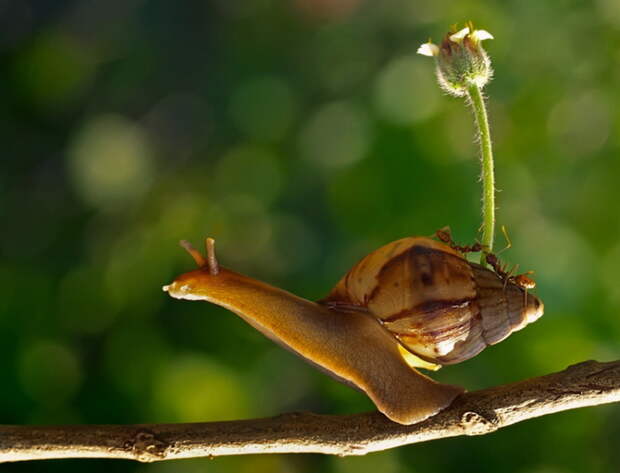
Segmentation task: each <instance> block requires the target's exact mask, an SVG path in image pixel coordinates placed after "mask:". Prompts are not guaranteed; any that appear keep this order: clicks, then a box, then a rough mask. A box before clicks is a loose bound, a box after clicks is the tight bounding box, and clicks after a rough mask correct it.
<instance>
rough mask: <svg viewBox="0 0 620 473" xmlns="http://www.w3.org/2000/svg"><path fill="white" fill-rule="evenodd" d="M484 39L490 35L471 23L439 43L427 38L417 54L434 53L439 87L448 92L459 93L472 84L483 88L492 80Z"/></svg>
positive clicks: (458, 95)
mask: <svg viewBox="0 0 620 473" xmlns="http://www.w3.org/2000/svg"><path fill="white" fill-rule="evenodd" d="M485 39H493V36H492V35H491V34H490V33H489V32H488V31H485V30H474V29H473V27H472V26H471V25H470V26H468V27H465V28H463V29H462V30H460V31H456V32H451V33H448V34H447V35H446V36H445V38H444V40H443V41H442V43H441V45H440V46H437V45H436V44H433V43H431V42H430V41H429V42H428V43H425V44H423V45H421V46H420V47H419V48H418V54H422V55H424V56H432V57H434V58H435V62H436V65H437V69H436V72H437V79H438V80H439V84H440V85H441V87H442V88H443V89H444V90H445V91H446V92H448V93H449V94H451V95H456V96H457V97H462V96H464V95H466V93H467V89H468V88H469V87H470V86H471V85H474V84H475V85H477V86H478V88H480V89H482V88H483V87H484V86H485V85H486V84H487V82H489V80H491V76H492V73H493V71H492V69H491V60H490V59H489V56H488V55H487V53H486V52H485V50H484V49H483V48H482V45H481V42H482V41H483V40H485Z"/></svg>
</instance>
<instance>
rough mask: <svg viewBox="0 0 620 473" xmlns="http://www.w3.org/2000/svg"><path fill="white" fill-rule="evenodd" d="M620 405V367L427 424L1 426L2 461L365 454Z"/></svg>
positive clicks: (301, 418)
mask: <svg viewBox="0 0 620 473" xmlns="http://www.w3.org/2000/svg"><path fill="white" fill-rule="evenodd" d="M612 402H620V360H619V361H614V362H608V363H599V362H596V361H586V362H583V363H579V364H577V365H573V366H570V367H569V368H567V369H566V370H564V371H561V372H558V373H554V374H550V375H547V376H541V377H539V378H532V379H529V380H525V381H520V382H517V383H513V384H507V385H504V386H498V387H495V388H489V389H484V390H481V391H476V392H471V393H466V394H463V395H462V396H460V397H459V398H457V400H456V401H455V402H454V403H453V404H452V405H451V406H450V407H449V408H448V409H446V410H444V411H443V412H441V413H439V414H437V415H436V416H434V417H432V418H430V419H427V420H426V421H424V422H421V423H419V424H415V425H410V426H405V425H400V424H396V423H394V422H391V421H390V420H388V419H387V418H386V417H384V416H383V415H381V414H380V413H378V412H372V413H366V414H356V415H348V416H326V415H317V414H311V413H291V414H283V415H280V416H276V417H271V418H267V419H251V420H241V421H230V422H207V423H196V424H143V425H80V426H39V427H37V426H10V425H5V426H0V462H10V461H24V460H41V459H51V458H124V459H130V460H137V461H141V462H152V461H160V460H172V459H179V458H194V457H214V456H221V455H242V454H249V453H300V452H314V453H327V454H335V455H363V454H365V453H368V452H374V451H378V450H385V449H388V448H394V447H398V446H400V445H407V444H413V443H417V442H425V441H428V440H434V439H439V438H447V437H456V436H459V435H481V434H487V433H490V432H493V431H495V430H497V429H499V428H502V427H506V426H508V425H511V424H515V423H517V422H521V421H524V420H527V419H532V418H534V417H539V416H543V415H547V414H553V413H555V412H560V411H565V410H568V409H577V408H580V407H587V406H595V405H598V404H606V403H612Z"/></svg>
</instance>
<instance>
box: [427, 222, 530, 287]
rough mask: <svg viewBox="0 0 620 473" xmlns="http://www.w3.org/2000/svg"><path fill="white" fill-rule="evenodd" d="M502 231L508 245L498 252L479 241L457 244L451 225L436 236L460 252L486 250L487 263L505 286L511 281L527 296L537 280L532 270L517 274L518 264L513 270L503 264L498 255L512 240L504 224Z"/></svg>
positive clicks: (507, 246) (509, 245)
mask: <svg viewBox="0 0 620 473" xmlns="http://www.w3.org/2000/svg"><path fill="white" fill-rule="evenodd" d="M502 233H503V234H504V237H505V238H506V247H505V248H504V249H503V250H501V251H500V252H499V253H497V254H495V253H491V252H489V251H488V250H487V249H486V248H485V247H484V246H483V245H482V244H480V243H478V242H476V243H474V244H473V245H464V246H461V245H457V244H455V243H454V241H453V240H452V235H451V232H450V227H444V228H442V229H440V230H437V231H436V232H435V236H436V237H437V238H438V239H439V240H440V241H442V242H443V243H445V244H446V245H448V246H449V247H450V248H452V249H453V250H456V251H458V252H460V253H476V252H479V251H482V252H484V254H485V260H486V262H487V264H488V265H489V266H491V267H492V268H493V270H494V271H495V273H496V274H497V275H498V276H499V277H500V279H502V280H503V281H504V288H505V287H506V285H507V284H508V283H509V282H511V283H513V284H514V285H516V286H518V287H520V288H521V289H523V290H524V291H525V297H526V298H527V291H528V290H529V289H534V288H535V287H536V281H534V280H533V279H532V278H530V277H529V276H528V275H529V274H532V271H527V272H525V273H522V274H516V275H515V274H513V273H514V272H515V271H516V270H517V268H518V267H519V266H518V265H517V266H515V267H513V268H512V269H511V270H508V269H507V266H506V265H505V264H502V262H501V261H500V259H499V258H498V255H499V254H500V253H503V252H504V251H506V250H508V249H509V248H511V247H512V242H511V241H510V238H509V237H508V232H507V231H506V227H505V226H502Z"/></svg>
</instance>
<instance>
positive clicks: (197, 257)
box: [179, 240, 207, 268]
mask: <svg viewBox="0 0 620 473" xmlns="http://www.w3.org/2000/svg"><path fill="white" fill-rule="evenodd" d="M179 244H180V245H181V246H182V247H183V249H184V250H185V251H187V252H188V253H189V254H190V255H191V257H192V258H194V261H195V262H196V264H197V265H198V267H200V268H202V267H203V266H205V265H206V264H207V260H205V257H204V256H202V254H201V253H200V251H198V250H197V249H196V248H194V247H193V246H192V244H191V243H190V242H189V241H187V240H181V241H180V242H179Z"/></svg>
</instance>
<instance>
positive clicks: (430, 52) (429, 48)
mask: <svg viewBox="0 0 620 473" xmlns="http://www.w3.org/2000/svg"><path fill="white" fill-rule="evenodd" d="M418 54H421V55H422V56H431V57H432V56H437V55H438V54H439V46H437V45H436V44H433V43H424V44H423V45H422V46H420V47H419V48H418Z"/></svg>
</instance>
